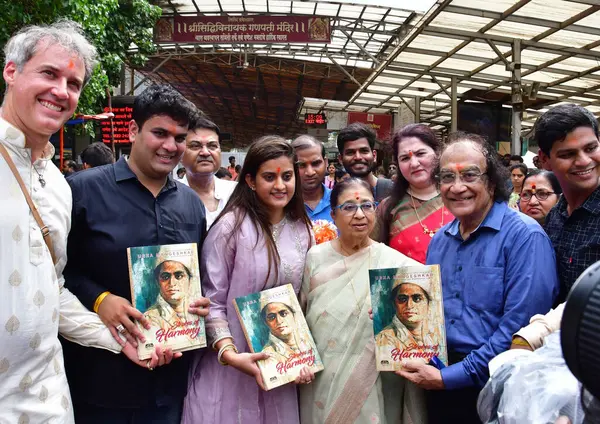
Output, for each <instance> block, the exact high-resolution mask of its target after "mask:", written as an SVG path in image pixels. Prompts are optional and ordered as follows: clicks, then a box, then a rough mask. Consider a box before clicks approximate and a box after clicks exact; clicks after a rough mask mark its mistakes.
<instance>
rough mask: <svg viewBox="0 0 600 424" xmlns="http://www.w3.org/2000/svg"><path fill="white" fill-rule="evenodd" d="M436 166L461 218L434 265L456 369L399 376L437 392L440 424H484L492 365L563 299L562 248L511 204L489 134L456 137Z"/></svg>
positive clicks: (432, 398) (442, 234)
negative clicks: (519, 332) (483, 394)
mask: <svg viewBox="0 0 600 424" xmlns="http://www.w3.org/2000/svg"><path fill="white" fill-rule="evenodd" d="M437 168H438V169H437V170H436V172H435V175H437V177H438V183H439V187H440V192H441V195H442V200H443V201H444V205H445V206H446V207H447V208H448V210H449V211H450V212H451V213H452V214H453V215H454V216H455V219H454V220H453V221H452V222H450V223H449V224H448V225H446V226H445V227H443V228H442V229H441V230H440V231H438V232H437V233H436V235H435V236H434V237H433V239H432V241H431V244H430V245H429V249H428V251H427V261H426V263H427V264H440V268H441V275H442V287H443V290H442V291H443V294H444V315H445V320H446V335H447V344H448V359H449V364H450V365H449V366H448V367H446V368H443V369H441V370H439V369H437V368H435V367H433V366H431V365H425V364H424V363H423V362H419V361H416V360H409V361H407V363H406V365H405V368H404V370H402V371H398V373H399V374H400V375H401V376H403V377H405V378H407V379H409V380H410V381H412V382H414V383H415V384H417V385H418V386H420V387H422V388H424V389H428V390H429V391H428V410H429V422H430V423H431V424H435V423H450V422H451V423H455V422H456V423H461V424H469V423H480V422H481V421H480V420H479V417H478V416H477V409H476V405H477V396H478V394H479V391H480V390H481V388H482V387H483V386H484V385H485V383H486V382H487V380H488V378H489V371H488V363H489V361H490V360H491V359H492V358H493V357H495V356H496V355H498V354H499V353H501V352H503V351H505V350H506V349H508V347H509V346H510V342H511V335H512V334H513V332H514V331H515V330H516V329H518V328H520V327H521V326H522V325H523V324H524V323H526V322H527V320H528V316H532V315H534V314H536V313H540V312H541V311H547V310H548V308H549V307H550V306H551V305H552V303H553V301H554V299H555V297H556V295H557V292H558V279H557V274H556V268H555V267H554V266H553V264H554V260H555V259H554V251H553V249H552V244H551V243H550V240H549V238H548V236H547V235H546V234H545V233H544V230H543V229H542V227H540V226H539V225H538V223H537V222H536V221H535V220H533V219H532V218H530V217H528V216H526V215H524V214H521V213H519V212H516V211H514V210H512V209H510V208H509V207H508V204H507V199H508V191H507V189H506V186H505V184H504V181H505V180H506V177H505V170H504V168H503V167H502V165H501V164H500V162H499V161H498V158H497V155H496V152H495V151H494V150H493V148H492V146H491V145H490V144H488V143H487V142H486V141H485V140H483V139H482V138H481V137H479V136H477V135H473V134H465V133H456V134H453V135H451V136H450V139H449V141H448V143H447V144H446V146H445V148H444V150H443V151H442V154H441V157H440V162H439V165H438V167H437ZM529 258H536V261H537V262H538V263H543V264H544V266H541V267H536V266H532V265H533V264H532V263H531V262H530V259H529Z"/></svg>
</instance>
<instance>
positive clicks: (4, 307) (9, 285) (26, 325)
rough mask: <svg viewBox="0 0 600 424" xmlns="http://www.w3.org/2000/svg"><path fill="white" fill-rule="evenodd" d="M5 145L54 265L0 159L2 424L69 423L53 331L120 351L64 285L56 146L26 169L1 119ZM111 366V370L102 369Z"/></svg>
mask: <svg viewBox="0 0 600 424" xmlns="http://www.w3.org/2000/svg"><path fill="white" fill-rule="evenodd" d="M0 143H2V144H3V145H4V147H6V149H7V150H8V152H9V154H10V156H11V157H12V159H13V162H14V163H15V165H16V167H17V169H18V171H19V173H20V175H21V177H22V178H23V180H24V182H25V185H26V186H27V189H28V190H29V193H30V194H31V197H32V198H33V201H34V202H35V204H36V206H37V208H38V210H39V212H40V214H41V216H42V219H43V221H44V223H45V224H46V225H47V226H48V227H49V229H50V234H51V235H52V242H53V243H54V250H55V253H56V256H57V258H58V262H57V264H56V265H53V263H52V259H51V257H50V252H49V251H48V248H47V247H46V244H45V243H44V239H43V237H42V233H41V231H40V228H39V226H38V224H37V223H36V221H35V219H34V218H33V215H32V214H31V212H30V210H29V207H28V206H27V203H26V201H25V197H24V195H23V193H22V192H21V189H20V188H19V185H18V183H17V181H16V180H15V178H14V176H13V174H12V172H11V171H10V169H9V168H8V165H7V164H6V161H5V160H4V159H3V158H2V157H1V156H0V181H1V182H2V183H1V184H0V199H2V209H1V212H0V424H5V423H15V424H16V423H19V424H26V423H31V424H34V423H53V424H55V423H60V424H63V423H69V424H70V423H73V422H74V419H73V410H72V406H71V397H70V395H69V387H68V385H67V378H66V375H65V371H64V364H63V355H62V348H61V345H60V342H59V340H58V333H59V332H60V333H61V335H63V336H64V337H66V338H67V339H69V340H72V341H74V342H76V343H79V344H82V345H84V346H93V347H101V348H105V349H108V350H111V351H113V352H115V353H118V352H119V351H120V350H121V348H120V346H119V344H118V343H116V342H115V341H114V340H113V339H112V336H111V335H110V332H109V331H108V329H107V328H106V327H105V326H104V325H103V324H102V322H101V321H100V319H99V318H98V316H97V315H96V314H94V313H92V312H90V311H88V310H87V309H86V308H85V307H84V306H83V305H82V304H81V303H80V302H79V301H78V300H77V298H76V297H75V296H74V295H73V294H72V293H70V292H69V291H68V290H67V289H65V288H63V282H64V279H63V277H62V271H63V269H64V267H65V264H66V262H67V253H66V247H67V235H68V232H69V229H70V226H71V202H72V199H71V190H70V188H69V185H68V184H67V182H66V181H65V179H64V177H63V176H62V174H61V173H60V171H59V170H58V168H56V166H54V164H52V162H51V161H50V159H51V158H52V156H53V155H54V148H53V147H52V145H51V144H50V143H48V146H47V149H46V150H45V152H44V155H43V156H44V157H43V158H42V159H39V160H37V161H36V162H35V164H34V166H35V167H36V169H37V170H38V171H39V172H40V174H42V175H43V178H44V180H45V181H46V185H45V187H42V186H41V184H40V181H39V176H38V174H37V173H36V171H35V170H34V169H33V168H32V165H31V160H30V156H29V155H30V154H31V151H30V149H25V147H24V146H25V138H24V136H23V134H22V133H21V132H20V131H18V130H17V129H15V128H14V127H12V126H10V125H9V124H8V123H7V122H6V121H4V120H3V119H0ZM107 371H109V370H107Z"/></svg>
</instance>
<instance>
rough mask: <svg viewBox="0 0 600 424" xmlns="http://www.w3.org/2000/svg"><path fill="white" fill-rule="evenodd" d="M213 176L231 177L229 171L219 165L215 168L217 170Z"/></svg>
mask: <svg viewBox="0 0 600 424" xmlns="http://www.w3.org/2000/svg"><path fill="white" fill-rule="evenodd" d="M215 177H217V178H223V177H229V178H233V177H232V176H231V172H229V171H228V170H227V168H223V167H221V168H219V169H218V170H217V172H216V173H215Z"/></svg>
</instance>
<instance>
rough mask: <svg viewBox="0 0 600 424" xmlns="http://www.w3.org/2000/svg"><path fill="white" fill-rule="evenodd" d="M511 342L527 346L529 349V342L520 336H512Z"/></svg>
mask: <svg viewBox="0 0 600 424" xmlns="http://www.w3.org/2000/svg"><path fill="white" fill-rule="evenodd" d="M512 344H514V345H517V346H525V347H528V348H529V349H531V345H530V344H529V342H528V341H527V340H525V339H524V338H523V337H521V336H515V337H513V339H512Z"/></svg>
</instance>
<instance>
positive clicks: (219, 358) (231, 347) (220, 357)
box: [217, 343, 238, 366]
mask: <svg viewBox="0 0 600 424" xmlns="http://www.w3.org/2000/svg"><path fill="white" fill-rule="evenodd" d="M228 350H233V351H234V352H235V353H238V350H237V348H236V347H235V345H234V344H233V343H228V344H226V345H225V346H223V347H221V349H219V353H217V361H219V364H221V365H225V366H227V365H229V364H228V363H227V362H225V361H223V354H224V353H225V352H227V351H228Z"/></svg>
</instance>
